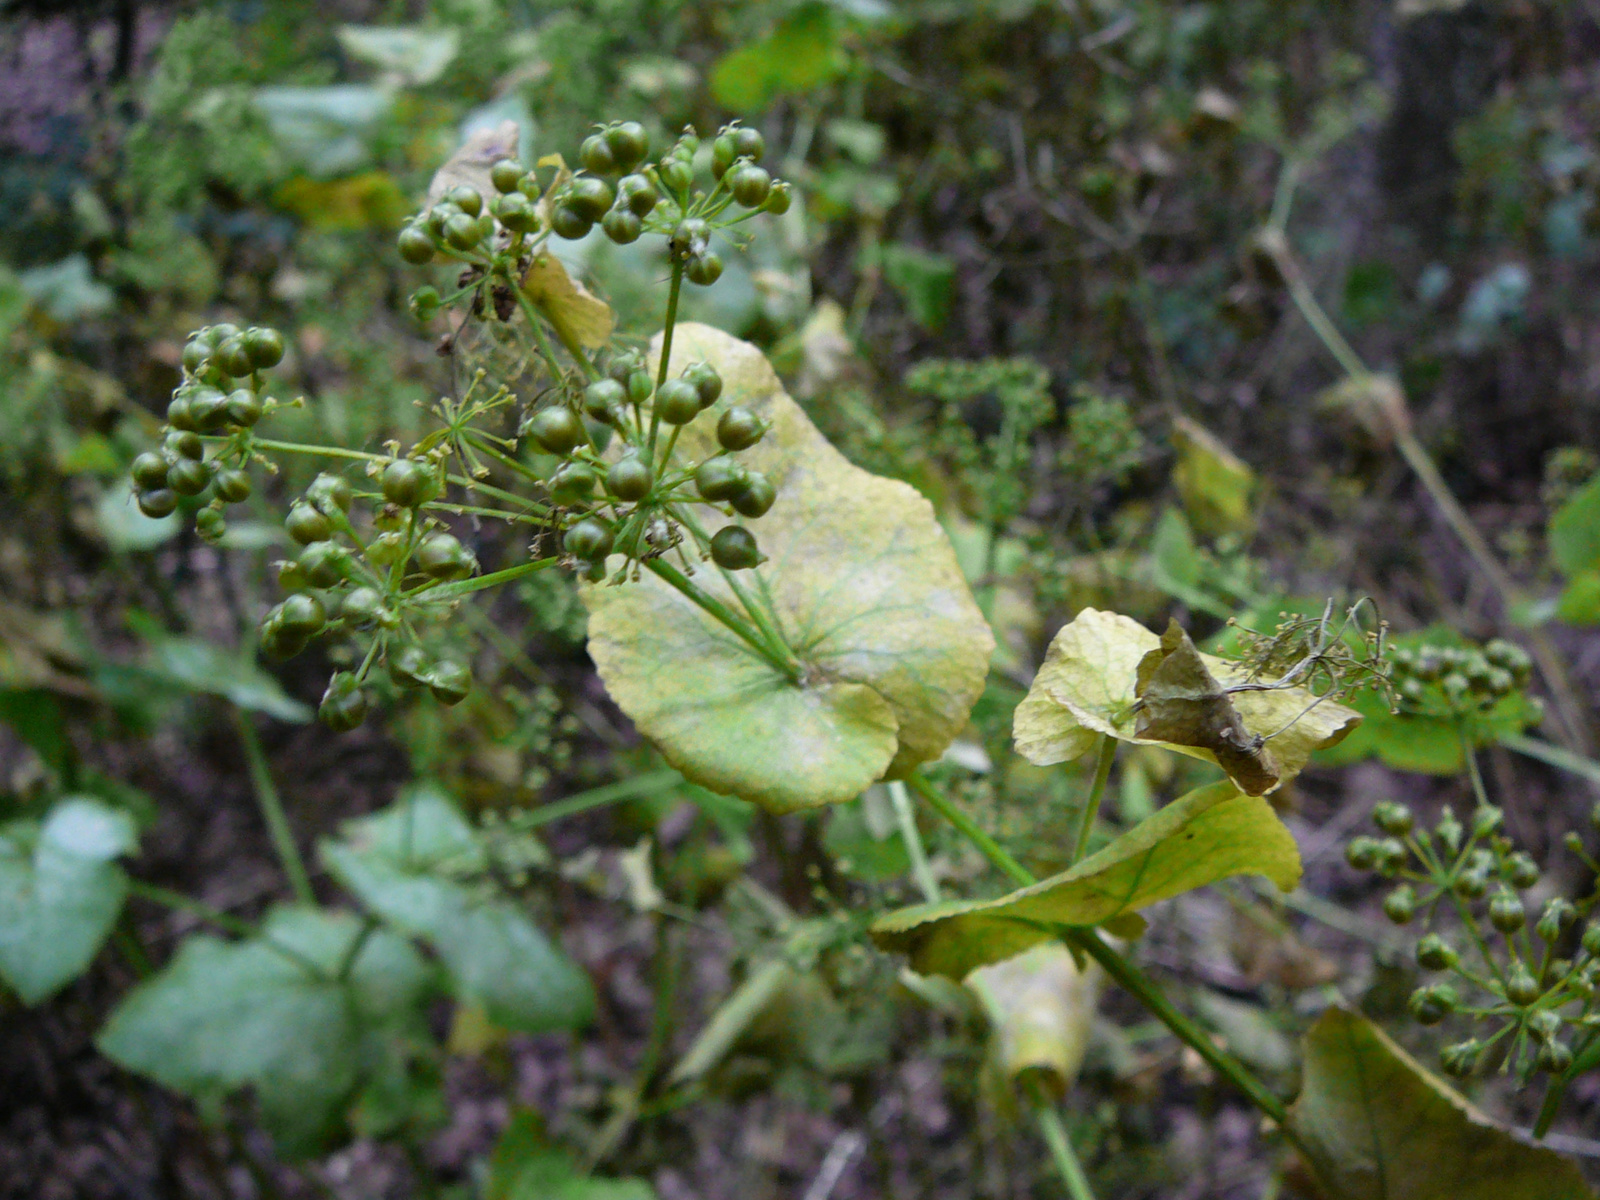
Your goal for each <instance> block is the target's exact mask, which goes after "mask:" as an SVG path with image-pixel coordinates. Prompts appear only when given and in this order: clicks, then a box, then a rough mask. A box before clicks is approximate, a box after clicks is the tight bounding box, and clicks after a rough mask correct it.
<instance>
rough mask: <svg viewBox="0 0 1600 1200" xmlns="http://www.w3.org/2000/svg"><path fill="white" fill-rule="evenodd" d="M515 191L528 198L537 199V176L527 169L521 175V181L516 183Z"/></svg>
mask: <svg viewBox="0 0 1600 1200" xmlns="http://www.w3.org/2000/svg"><path fill="white" fill-rule="evenodd" d="M517 191H519V192H521V193H522V194H523V195H524V196H526V197H527V198H528V199H529V200H537V199H538V198H539V177H538V176H537V175H535V174H534V173H533V172H532V171H529V172H528V173H527V174H525V175H523V177H522V179H521V181H520V182H519V183H518V184H517Z"/></svg>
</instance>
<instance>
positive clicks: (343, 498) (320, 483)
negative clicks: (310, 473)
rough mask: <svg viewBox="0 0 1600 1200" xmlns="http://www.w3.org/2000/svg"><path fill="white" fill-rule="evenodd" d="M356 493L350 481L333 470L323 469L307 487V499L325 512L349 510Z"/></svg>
mask: <svg viewBox="0 0 1600 1200" xmlns="http://www.w3.org/2000/svg"><path fill="white" fill-rule="evenodd" d="M353 498H354V494H353V493H352V492H351V490H350V481H349V480H348V479H346V478H345V477H344V476H343V475H336V474H334V473H333V472H332V471H323V472H321V473H320V474H318V476H317V477H316V478H315V479H313V480H312V481H311V486H310V487H308V488H307V489H306V499H307V500H308V501H309V502H310V503H311V504H312V505H313V506H314V507H315V508H317V509H318V510H320V511H321V512H325V513H335V512H349V511H350V501H351V500H352V499H353Z"/></svg>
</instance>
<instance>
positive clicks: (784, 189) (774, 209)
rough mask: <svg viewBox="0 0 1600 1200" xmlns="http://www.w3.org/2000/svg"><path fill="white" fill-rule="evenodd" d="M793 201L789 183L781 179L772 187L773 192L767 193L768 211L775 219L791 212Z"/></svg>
mask: <svg viewBox="0 0 1600 1200" xmlns="http://www.w3.org/2000/svg"><path fill="white" fill-rule="evenodd" d="M793 200H794V196H793V194H792V192H791V191H790V188H789V185H788V183H786V182H785V181H783V180H781V179H780V180H778V181H777V182H776V183H774V184H773V185H772V191H770V192H768V193H767V211H768V212H769V213H771V214H772V215H773V216H775V217H781V216H782V215H783V214H784V213H786V212H788V211H789V205H790V204H791V203H793Z"/></svg>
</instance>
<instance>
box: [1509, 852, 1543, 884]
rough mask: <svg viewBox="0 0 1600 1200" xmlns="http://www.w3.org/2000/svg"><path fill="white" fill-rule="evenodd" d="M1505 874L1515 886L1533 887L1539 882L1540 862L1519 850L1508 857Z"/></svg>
mask: <svg viewBox="0 0 1600 1200" xmlns="http://www.w3.org/2000/svg"><path fill="white" fill-rule="evenodd" d="M1505 876H1506V878H1507V879H1508V880H1510V881H1511V884H1512V886H1513V887H1519V888H1531V887H1532V886H1533V885H1534V884H1536V883H1538V882H1539V864H1538V863H1536V862H1534V861H1533V858H1532V856H1531V855H1529V854H1526V853H1524V852H1522V851H1520V850H1519V851H1518V852H1517V853H1515V854H1513V855H1511V856H1510V857H1509V858H1507V859H1506V866H1505Z"/></svg>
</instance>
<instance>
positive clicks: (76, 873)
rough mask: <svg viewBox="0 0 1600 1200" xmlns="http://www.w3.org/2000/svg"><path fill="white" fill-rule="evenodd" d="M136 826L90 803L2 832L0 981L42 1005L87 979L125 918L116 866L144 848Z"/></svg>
mask: <svg viewBox="0 0 1600 1200" xmlns="http://www.w3.org/2000/svg"><path fill="white" fill-rule="evenodd" d="M137 840H138V835H137V833H136V832H135V830H134V826H133V820H132V819H131V818H130V817H129V816H128V815H127V814H126V813H123V812H118V811H117V810H116V809H113V808H108V807H106V806H105V805H104V804H101V803H100V802H99V801H97V800H92V799H90V798H89V797H87V796H75V797H69V798H67V799H65V800H62V801H60V802H58V803H57V804H56V805H55V807H54V808H52V809H51V810H50V812H49V813H48V815H46V817H45V819H44V822H43V824H42V825H41V824H40V823H39V822H37V821H32V820H21V821H8V822H6V823H5V824H3V825H0V979H3V980H4V981H5V982H6V983H7V984H9V985H10V986H11V988H12V989H13V990H15V991H16V993H17V995H19V996H21V997H22V1001H23V1003H24V1004H37V1003H39V1002H40V1001H41V1000H44V999H45V998H46V997H48V996H50V995H51V994H53V993H54V992H55V991H57V990H58V989H60V988H61V987H63V986H65V985H66V984H68V983H70V982H71V981H72V980H73V979H75V978H77V976H78V975H79V974H81V973H82V971H83V969H84V968H85V967H87V966H88V965H89V963H90V961H91V960H92V959H93V958H94V956H95V954H96V953H97V952H98V951H99V949H100V945H101V943H102V942H104V941H105V939H106V935H107V934H109V933H110V932H111V927H112V925H113V924H115V923H116V919H117V914H118V913H120V912H121V911H122V901H123V899H124V898H125V896H126V895H127V891H128V881H127V878H126V876H124V875H123V873H122V869H121V868H120V867H118V866H117V865H116V862H115V859H116V858H117V857H118V856H119V855H122V854H127V853H129V852H130V851H131V850H133V849H134V847H135V845H136V844H137Z"/></svg>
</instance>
